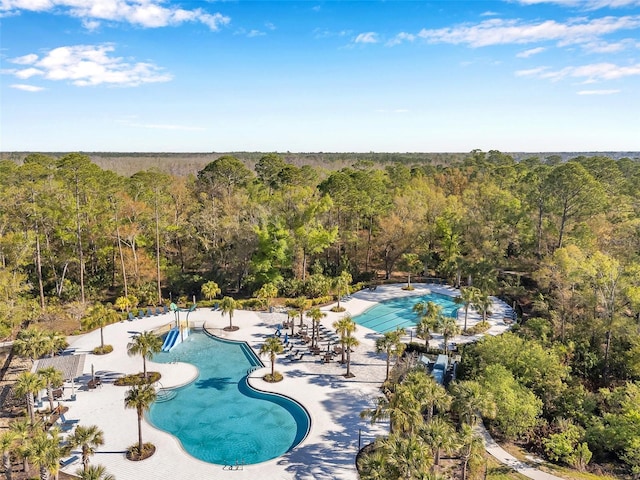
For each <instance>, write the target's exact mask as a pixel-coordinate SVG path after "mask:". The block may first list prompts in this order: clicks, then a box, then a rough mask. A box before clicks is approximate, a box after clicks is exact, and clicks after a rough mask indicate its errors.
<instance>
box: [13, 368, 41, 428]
mask: <svg viewBox="0 0 640 480" xmlns="http://www.w3.org/2000/svg"><path fill="white" fill-rule="evenodd" d="M44 386H45V383H44V379H43V378H42V377H41V376H40V375H38V374H35V373H31V372H22V373H21V374H20V375H19V376H18V380H17V381H16V384H15V388H16V394H17V395H18V396H21V397H25V399H26V400H27V412H28V414H29V419H30V420H31V425H33V424H35V422H36V413H35V400H34V398H33V396H34V395H35V394H36V393H38V392H39V391H40V390H42V389H43V388H44Z"/></svg>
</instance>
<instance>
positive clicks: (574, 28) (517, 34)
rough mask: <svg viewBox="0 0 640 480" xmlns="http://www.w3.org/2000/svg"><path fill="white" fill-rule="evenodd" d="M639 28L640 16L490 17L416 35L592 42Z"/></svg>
mask: <svg viewBox="0 0 640 480" xmlns="http://www.w3.org/2000/svg"><path fill="white" fill-rule="evenodd" d="M638 27H640V15H632V16H623V17H611V16H608V17H602V18H597V19H593V20H590V19H585V18H579V19H575V20H571V21H569V22H567V23H559V22H556V21H555V20H546V21H543V22H523V21H520V20H503V19H490V20H484V21H483V22H480V23H479V24H475V25H461V26H456V27H450V28H440V29H431V30H429V29H422V30H421V31H420V32H419V33H418V36H419V37H421V38H423V39H425V40H427V41H428V42H430V43H451V44H466V45H469V46H471V47H486V46H490V45H505V44H526V43H533V42H542V41H556V42H558V44H559V45H572V44H580V43H587V42H592V41H594V40H596V39H598V38H599V37H601V36H602V35H606V34H610V33H614V32H617V31H620V30H628V29H635V28H638Z"/></svg>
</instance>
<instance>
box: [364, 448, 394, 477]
mask: <svg viewBox="0 0 640 480" xmlns="http://www.w3.org/2000/svg"><path fill="white" fill-rule="evenodd" d="M388 458H389V457H388V455H386V454H385V453H384V452H382V451H381V450H380V449H376V450H373V451H372V452H369V453H365V454H363V455H362V456H361V457H360V458H358V471H359V472H360V479H361V480H388V479H389V478H390V475H389V472H387V469H388Z"/></svg>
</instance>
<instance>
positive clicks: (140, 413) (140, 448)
mask: <svg viewBox="0 0 640 480" xmlns="http://www.w3.org/2000/svg"><path fill="white" fill-rule="evenodd" d="M143 447H144V445H143V444H142V408H140V407H138V455H142V449H143Z"/></svg>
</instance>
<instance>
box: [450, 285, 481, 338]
mask: <svg viewBox="0 0 640 480" xmlns="http://www.w3.org/2000/svg"><path fill="white" fill-rule="evenodd" d="M478 295H480V290H479V289H477V288H476V287H462V288H461V289H460V295H459V296H457V297H456V298H455V302H456V303H458V304H462V305H464V329H463V330H462V331H463V332H466V331H467V317H468V314H469V305H471V304H474V303H475V301H476V298H477V297H478Z"/></svg>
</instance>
